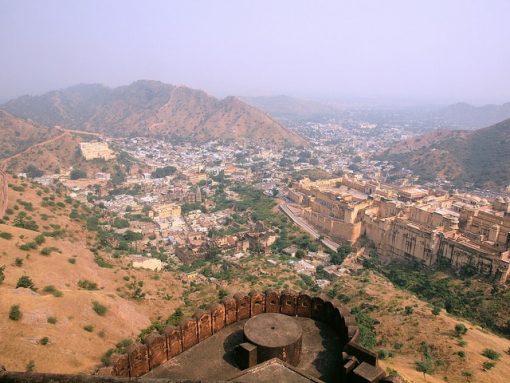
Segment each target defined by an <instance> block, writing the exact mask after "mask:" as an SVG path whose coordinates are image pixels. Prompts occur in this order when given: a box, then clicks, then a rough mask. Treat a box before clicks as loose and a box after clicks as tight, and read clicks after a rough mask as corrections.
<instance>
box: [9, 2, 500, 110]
mask: <svg viewBox="0 0 510 383" xmlns="http://www.w3.org/2000/svg"><path fill="white" fill-rule="evenodd" d="M0 4H1V8H2V12H1V14H0V44H1V46H2V57H3V59H2V64H1V71H0V83H1V84H2V86H1V89H0V101H4V102H5V101H7V100H8V99H11V98H15V97H18V96H21V95H24V94H40V93H44V92H47V91H50V90H53V89H59V88H64V87H68V86H71V85H75V84H79V83H101V84H105V85H108V86H118V85H123V84H127V83H130V82H132V81H135V80H138V79H153V80H160V81H164V82H167V83H172V84H185V85H188V86H192V87H195V88H200V89H204V90H206V91H208V92H210V93H212V94H214V95H216V96H226V95H242V96H262V95H264V96H267V95H278V94H289V95H293V96H300V97H304V98H313V99H321V100H339V101H346V102H349V101H360V102H367V103H374V102H375V103H390V104H391V103H392V102H396V103H418V104H420V103H429V104H445V103H454V102H461V101H465V102H470V103H474V104H486V103H503V102H507V101H509V100H510V87H509V86H508V85H509V84H510V71H509V70H508V68H509V67H510V49H509V48H510V46H509V41H510V24H509V23H508V22H507V16H508V14H510V3H509V2H508V1H505V0H495V1H490V2H487V1H481V0H480V1H477V0H468V1H464V0H448V1H442V0H433V1H422V2H415V1H406V0H389V1H384V2H382V1H366V0H362V1H359V0H356V1H313V2H311V1H295V0H292V1H277V2H275V1H256V2H255V1H235V2H232V1H214V2H211V1H192V2H178V1H147V2H144V3H143V4H141V3H140V2H138V1H131V0H129V1H120V0H119V1H112V0H107V1H86V2H69V1H55V0H52V1H41V2H36V1H27V0H20V1H8V0H1V1H0Z"/></svg>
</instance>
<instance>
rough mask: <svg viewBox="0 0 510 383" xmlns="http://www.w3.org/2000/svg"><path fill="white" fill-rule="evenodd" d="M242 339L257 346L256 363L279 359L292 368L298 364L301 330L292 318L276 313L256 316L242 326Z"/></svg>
mask: <svg viewBox="0 0 510 383" xmlns="http://www.w3.org/2000/svg"><path fill="white" fill-rule="evenodd" d="M244 338H245V340H246V341H247V342H250V343H253V344H254V345H256V346H257V363H262V362H265V361H266V360H269V359H272V358H279V359H281V360H283V361H284V362H287V363H290V364H291V365H293V366H297V365H298V364H299V360H300V358H301V342H302V338H303V330H302V328H301V326H300V325H299V323H298V322H297V321H296V319H295V318H293V317H290V316H287V315H283V314H276V313H265V314H260V315H257V316H256V317H253V318H251V319H249V320H248V321H247V322H246V324H245V325H244Z"/></svg>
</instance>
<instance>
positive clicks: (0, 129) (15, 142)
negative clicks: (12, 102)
mask: <svg viewBox="0 0 510 383" xmlns="http://www.w3.org/2000/svg"><path fill="white" fill-rule="evenodd" d="M58 133H59V131H58V130H57V129H53V128H52V129H49V128H46V127H44V126H40V125H38V124H35V123H33V122H32V121H29V120H25V119H23V118H19V117H16V116H13V115H12V114H10V113H7V112H5V111H2V110H0V159H1V158H5V157H9V156H12V155H13V154H16V153H19V152H21V151H23V150H25V149H26V148H28V147H30V146H32V145H34V144H37V143H40V142H42V141H45V140H48V139H50V138H52V137H54V136H56V135H58Z"/></svg>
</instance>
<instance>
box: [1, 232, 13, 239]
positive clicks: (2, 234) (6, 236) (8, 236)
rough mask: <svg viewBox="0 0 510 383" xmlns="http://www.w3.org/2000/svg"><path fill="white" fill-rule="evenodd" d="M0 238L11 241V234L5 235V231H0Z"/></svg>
mask: <svg viewBox="0 0 510 383" xmlns="http://www.w3.org/2000/svg"><path fill="white" fill-rule="evenodd" d="M0 238H3V239H12V234H11V233H7V232H6V231H1V232H0Z"/></svg>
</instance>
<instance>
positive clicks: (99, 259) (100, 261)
mask: <svg viewBox="0 0 510 383" xmlns="http://www.w3.org/2000/svg"><path fill="white" fill-rule="evenodd" d="M94 261H96V263H97V265H98V266H99V267H103V268H106V269H111V268H112V267H113V265H112V264H111V263H109V262H107V261H106V260H105V259H104V258H103V257H101V256H100V255H96V256H95V257H94Z"/></svg>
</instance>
